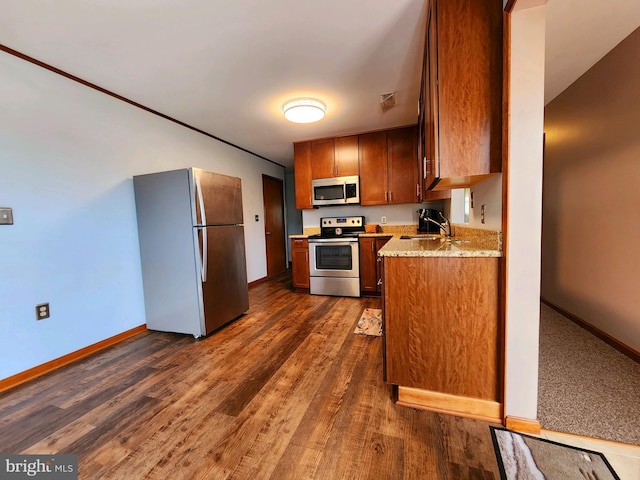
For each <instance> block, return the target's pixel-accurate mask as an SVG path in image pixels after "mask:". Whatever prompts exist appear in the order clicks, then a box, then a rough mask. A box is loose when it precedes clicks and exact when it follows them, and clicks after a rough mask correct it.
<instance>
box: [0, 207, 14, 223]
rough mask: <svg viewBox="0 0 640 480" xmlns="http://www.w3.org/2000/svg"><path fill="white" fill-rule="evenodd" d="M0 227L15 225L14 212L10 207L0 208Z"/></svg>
mask: <svg viewBox="0 0 640 480" xmlns="http://www.w3.org/2000/svg"><path fill="white" fill-rule="evenodd" d="M0 225H13V210H12V209H11V208H9V207H0Z"/></svg>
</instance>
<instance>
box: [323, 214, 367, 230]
mask: <svg viewBox="0 0 640 480" xmlns="http://www.w3.org/2000/svg"><path fill="white" fill-rule="evenodd" d="M363 226H364V217H363V216H355V217H322V218H321V219H320V227H360V228H362V227H363Z"/></svg>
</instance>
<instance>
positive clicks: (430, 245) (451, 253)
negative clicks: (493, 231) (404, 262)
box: [378, 234, 502, 257]
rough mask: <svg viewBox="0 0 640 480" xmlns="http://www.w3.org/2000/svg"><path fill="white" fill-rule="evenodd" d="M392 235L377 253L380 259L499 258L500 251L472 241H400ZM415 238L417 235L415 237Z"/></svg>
mask: <svg viewBox="0 0 640 480" xmlns="http://www.w3.org/2000/svg"><path fill="white" fill-rule="evenodd" d="M401 236H402V235H397V234H396V235H394V236H393V238H392V239H391V240H389V241H388V242H387V244H386V245H385V246H384V247H382V248H381V249H380V250H379V251H378V255H379V256H380V257H501V256H502V251H501V250H498V249H496V248H494V247H493V246H487V245H486V244H484V242H481V241H474V240H473V239H464V238H462V237H460V238H456V237H454V238H451V239H448V238H446V237H443V236H441V235H429V234H426V235H424V237H425V239H415V240H414V239H411V240H406V239H401V238H400V237H401ZM416 236H417V235H416Z"/></svg>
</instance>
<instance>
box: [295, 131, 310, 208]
mask: <svg viewBox="0 0 640 480" xmlns="http://www.w3.org/2000/svg"><path fill="white" fill-rule="evenodd" d="M293 158H294V169H293V175H294V181H295V184H296V208H297V209H299V210H302V209H305V208H313V204H312V199H311V195H312V192H311V143H310V142H301V143H294V144H293Z"/></svg>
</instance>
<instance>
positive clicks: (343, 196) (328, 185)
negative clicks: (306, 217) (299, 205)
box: [311, 175, 360, 207]
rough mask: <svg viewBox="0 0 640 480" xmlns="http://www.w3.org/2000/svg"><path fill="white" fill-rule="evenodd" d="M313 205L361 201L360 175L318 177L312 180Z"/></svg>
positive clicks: (345, 203)
mask: <svg viewBox="0 0 640 480" xmlns="http://www.w3.org/2000/svg"><path fill="white" fill-rule="evenodd" d="M311 194H312V204H313V206H316V207H319V206H323V205H347V204H350V203H360V177H358V176H357V175H353V176H350V177H333V178H318V179H316V180H311Z"/></svg>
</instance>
